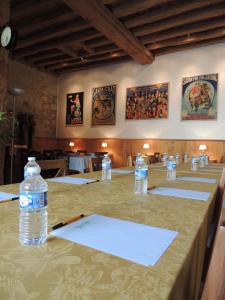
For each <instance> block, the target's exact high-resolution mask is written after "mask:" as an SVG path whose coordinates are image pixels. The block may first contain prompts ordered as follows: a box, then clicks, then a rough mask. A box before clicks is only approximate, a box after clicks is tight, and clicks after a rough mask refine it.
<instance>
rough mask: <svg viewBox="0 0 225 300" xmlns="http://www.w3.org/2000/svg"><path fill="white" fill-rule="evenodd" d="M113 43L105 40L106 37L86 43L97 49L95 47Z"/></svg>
mask: <svg viewBox="0 0 225 300" xmlns="http://www.w3.org/2000/svg"><path fill="white" fill-rule="evenodd" d="M111 43H112V42H111V41H109V40H108V39H107V38H105V37H104V36H101V37H99V38H96V39H92V40H89V41H88V42H86V45H87V46H88V47H91V48H95V47H100V46H105V45H108V44H111Z"/></svg>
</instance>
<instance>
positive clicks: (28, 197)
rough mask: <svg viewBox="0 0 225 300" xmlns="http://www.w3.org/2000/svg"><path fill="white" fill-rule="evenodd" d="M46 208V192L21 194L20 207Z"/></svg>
mask: <svg viewBox="0 0 225 300" xmlns="http://www.w3.org/2000/svg"><path fill="white" fill-rule="evenodd" d="M45 206H47V192H44V193H43V192H42V193H21V194H20V207H21V208H27V209H36V208H42V207H45Z"/></svg>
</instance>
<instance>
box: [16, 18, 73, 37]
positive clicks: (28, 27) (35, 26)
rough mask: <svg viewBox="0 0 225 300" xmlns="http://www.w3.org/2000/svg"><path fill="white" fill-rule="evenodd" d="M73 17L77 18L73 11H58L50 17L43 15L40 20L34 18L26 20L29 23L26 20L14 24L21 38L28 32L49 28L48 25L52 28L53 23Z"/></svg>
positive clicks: (69, 19) (70, 19)
mask: <svg viewBox="0 0 225 300" xmlns="http://www.w3.org/2000/svg"><path fill="white" fill-rule="evenodd" d="M75 18H77V15H76V14H75V13H74V12H70V13H68V12H67V13H62V12H58V13H57V15H55V16H52V17H49V16H45V18H43V19H42V20H39V19H36V20H30V21H27V22H29V23H30V24H27V23H26V22H24V23H20V24H18V25H17V24H16V27H17V30H18V31H19V36H20V37H21V38H24V37H26V36H27V35H28V34H32V33H36V32H37V31H39V30H43V31H44V30H49V29H50V28H49V27H51V28H53V25H57V24H62V23H63V22H66V21H72V20H74V19H75Z"/></svg>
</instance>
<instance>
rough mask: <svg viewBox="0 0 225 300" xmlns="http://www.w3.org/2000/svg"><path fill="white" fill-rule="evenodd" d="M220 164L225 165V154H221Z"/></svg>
mask: <svg viewBox="0 0 225 300" xmlns="http://www.w3.org/2000/svg"><path fill="white" fill-rule="evenodd" d="M220 163H222V164H224V163H225V153H223V154H222V156H221V159H220Z"/></svg>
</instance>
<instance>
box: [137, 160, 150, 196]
mask: <svg viewBox="0 0 225 300" xmlns="http://www.w3.org/2000/svg"><path fill="white" fill-rule="evenodd" d="M147 190H148V166H147V165H146V164H145V161H144V158H143V157H141V156H139V157H138V159H137V163H136V168H135V184H134V192H135V194H146V193H147Z"/></svg>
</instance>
